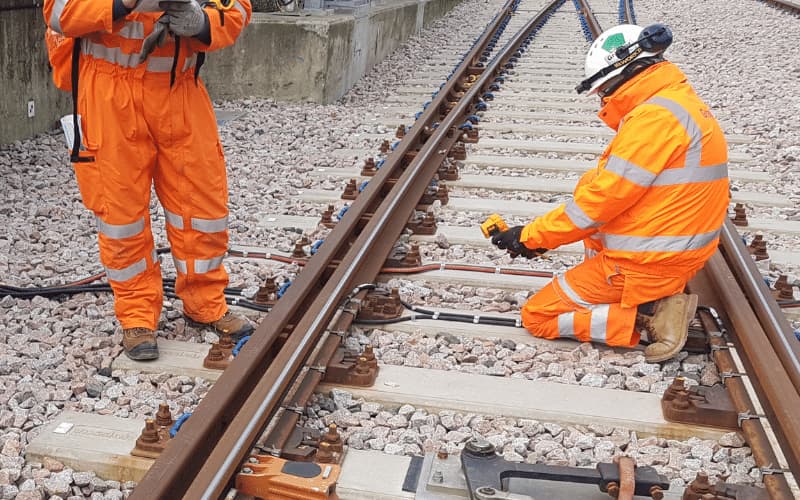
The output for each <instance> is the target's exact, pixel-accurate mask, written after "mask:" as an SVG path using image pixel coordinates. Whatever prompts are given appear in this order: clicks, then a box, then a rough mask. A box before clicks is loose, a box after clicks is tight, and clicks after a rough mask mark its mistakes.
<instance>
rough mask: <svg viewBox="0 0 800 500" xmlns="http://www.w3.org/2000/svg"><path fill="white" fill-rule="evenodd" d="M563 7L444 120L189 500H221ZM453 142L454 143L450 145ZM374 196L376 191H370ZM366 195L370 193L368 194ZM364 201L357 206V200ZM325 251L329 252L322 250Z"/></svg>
mask: <svg viewBox="0 0 800 500" xmlns="http://www.w3.org/2000/svg"><path fill="white" fill-rule="evenodd" d="M563 2H564V0H554V1H553V2H552V3H551V4H550V6H549V7H547V8H545V9H543V10H542V11H541V12H540V13H539V14H537V15H536V16H535V17H534V18H533V19H532V20H531V21H529V22H528V23H527V24H526V25H525V27H524V28H523V29H521V30H520V31H519V32H518V33H517V34H516V35H515V37H514V38H513V39H512V40H511V41H510V42H509V43H508V44H507V45H506V47H505V48H504V49H503V51H502V53H501V54H500V55H498V56H497V57H495V58H494V59H493V60H492V62H491V63H490V64H489V65H488V66H487V67H486V69H485V71H484V72H483V73H482V76H481V77H480V78H479V79H478V81H477V82H476V83H475V84H474V85H472V86H471V87H470V88H469V90H467V92H465V95H464V96H463V98H462V100H461V101H460V102H459V103H458V104H457V105H456V106H455V107H454V108H453V109H452V110H451V111H450V112H449V113H448V114H447V115H446V116H445V117H444V118H443V119H442V121H441V123H440V125H439V127H438V128H437V129H436V130H435V131H434V133H433V134H432V135H431V137H430V138H429V139H428V141H427V142H426V143H425V145H424V146H423V147H422V148H421V149H420V150H419V152H418V153H417V154H416V155H415V157H414V159H413V161H412V162H411V163H410V164H409V166H408V167H407V168H406V170H405V171H404V172H403V174H402V175H401V176H400V178H399V179H398V180H397V182H396V183H395V184H394V187H393V188H392V190H391V191H390V192H389V193H388V194H387V195H386V197H385V198H384V201H383V203H382V204H381V205H380V207H379V209H378V210H377V211H376V212H375V213H374V215H373V216H372V218H371V219H370V221H369V222H368V223H367V225H366V226H365V227H364V229H363V231H362V232H361V234H360V235H359V236H358V238H357V239H356V241H355V243H354V244H353V246H352V248H351V249H350V250H349V251H348V252H347V254H346V255H345V257H344V258H343V260H342V264H341V265H340V266H339V267H337V269H336V270H335V271H334V272H333V274H332V276H331V279H330V280H329V281H328V282H327V283H326V285H325V286H324V287H323V289H322V292H321V294H320V295H319V296H318V298H317V299H316V300H315V301H314V303H313V304H312V305H311V308H310V311H318V312H312V313H310V314H306V315H305V316H303V318H302V319H301V320H300V323H299V324H298V325H297V327H296V329H295V330H296V331H299V332H303V336H302V337H299V336H295V335H293V336H291V337H290V338H289V339H287V342H286V345H285V347H284V349H282V350H281V352H280V353H279V354H278V356H277V358H276V359H275V362H274V363H273V364H272V365H270V367H269V368H268V369H267V371H266V373H265V375H264V377H263V378H262V379H261V380H260V381H259V383H258V385H257V386H256V387H255V388H254V389H253V392H252V393H251V394H250V395H249V397H248V400H247V402H246V404H245V405H244V406H243V408H242V410H241V411H240V412H239V413H238V414H237V415H236V416H235V417H234V420H233V422H231V425H230V427H229V429H228V430H227V431H226V432H225V433H224V434H223V436H222V437H221V439H220V441H219V443H218V445H217V446H216V447H215V448H214V449H213V450H212V452H211V453H210V454H209V456H208V457H207V459H206V462H205V464H204V465H203V467H202V468H201V469H200V470H199V471H198V473H197V477H196V479H195V481H193V482H192V484H191V485H190V486H189V488H188V489H187V490H186V492H185V497H186V498H191V499H195V498H203V499H212V498H217V497H219V496H220V495H221V494H222V493H223V492H224V488H225V486H226V485H227V483H228V481H229V480H230V478H231V477H233V476H234V475H235V473H236V472H237V470H238V467H239V464H240V463H241V462H242V460H243V459H244V456H245V455H246V454H247V452H248V451H249V446H252V443H254V442H255V441H256V440H257V439H258V437H259V435H260V433H261V432H262V431H263V429H264V427H265V426H266V425H267V423H268V421H269V419H270V418H271V417H272V415H273V414H274V412H275V411H276V409H277V406H278V404H279V403H280V401H281V398H282V396H283V395H284V394H285V390H286V385H287V384H288V383H289V382H290V379H291V378H292V377H290V374H292V373H297V371H299V369H300V368H301V367H302V366H301V363H302V362H303V361H304V360H305V358H306V357H307V356H308V354H309V353H310V351H311V350H312V348H313V346H314V342H315V341H316V340H318V337H319V335H320V334H321V333H322V331H323V329H324V328H325V326H326V325H327V324H328V323H329V322H330V320H331V319H332V315H333V313H334V311H335V306H336V305H337V304H338V302H339V301H340V300H341V298H343V296H344V294H346V293H347V291H348V290H349V289H350V288H351V287H352V286H353V285H354V284H355V283H358V282H363V281H365V280H373V279H374V278H375V276H377V274H378V272H379V271H380V268H381V266H382V265H383V259H376V258H372V259H370V258H368V257H369V254H370V252H376V253H377V254H378V255H383V256H387V255H388V254H389V252H390V251H391V249H392V248H393V246H394V242H395V241H396V239H397V238H398V237H399V236H400V234H401V232H402V230H403V228H404V226H405V222H406V221H407V220H408V217H409V216H410V215H411V214H412V213H413V210H414V206H415V205H416V200H419V199H420V198H421V197H422V195H423V194H424V192H425V189H426V188H427V186H428V185H429V184H430V181H431V179H433V176H434V175H435V174H436V172H437V170H438V168H439V165H440V164H441V162H442V161H443V160H444V159H445V155H446V153H447V151H448V150H449V148H450V147H451V146H452V144H454V143H455V142H456V140H457V139H458V134H459V132H458V130H457V127H458V125H460V124H461V123H463V121H462V120H465V119H466V116H468V114H469V113H470V112H471V110H472V107H473V106H474V105H475V104H477V102H478V101H479V98H480V96H481V95H482V93H483V92H485V90H486V88H488V86H489V85H490V84H491V83H492V81H493V78H494V76H496V75H497V74H499V73H500V71H501V69H502V67H503V66H501V65H505V63H506V62H507V61H508V59H509V58H510V57H512V55H513V54H514V52H515V51H516V50H517V49H518V48H519V47H520V46H521V45H522V42H523V41H524V39H525V38H526V37H527V35H528V33H529V32H530V31H532V30H533V29H534V28H535V27H537V26H538V25H539V23H540V22H542V20H543V19H545V17H546V16H547V15H548V14H549V13H550V11H551V10H554V9H555V8H556V6H557V5H558V6H560V5H561V4H563ZM448 143H449V144H448ZM367 188H368V189H369V185H368V186H367ZM362 194H363V193H362ZM357 201H358V200H357ZM323 247H324V245H323Z"/></svg>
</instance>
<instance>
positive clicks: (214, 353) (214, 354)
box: [206, 342, 225, 361]
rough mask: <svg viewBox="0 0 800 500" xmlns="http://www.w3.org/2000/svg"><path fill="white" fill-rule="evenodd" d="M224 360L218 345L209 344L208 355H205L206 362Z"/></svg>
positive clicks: (215, 343) (214, 343) (223, 354)
mask: <svg viewBox="0 0 800 500" xmlns="http://www.w3.org/2000/svg"><path fill="white" fill-rule="evenodd" d="M224 358H225V353H223V352H222V349H220V348H219V344H218V343H217V342H212V343H211V348H210V349H209V350H208V354H207V355H206V359H207V360H208V361H222V360H223V359H224Z"/></svg>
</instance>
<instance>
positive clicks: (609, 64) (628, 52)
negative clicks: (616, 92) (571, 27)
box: [576, 24, 672, 94]
mask: <svg viewBox="0 0 800 500" xmlns="http://www.w3.org/2000/svg"><path fill="white" fill-rule="evenodd" d="M671 43H672V32H671V31H670V29H669V28H668V27H667V26H665V25H663V24H654V25H651V26H648V27H647V28H642V27H641V26H636V25H634V24H620V25H618V26H614V27H613V28H611V29H608V30H606V31H604V32H603V33H602V34H600V36H599V37H597V39H596V40H595V41H594V42H593V43H592V46H591V47H589V52H588V53H587V54H586V66H585V75H586V79H585V80H583V81H582V82H581V83H580V84H579V85H578V87H577V88H576V90H577V91H578V93H581V92H585V91H587V90H588V91H589V93H590V94H594V93H596V92H597V89H598V88H599V87H600V86H601V85H602V84H604V83H605V82H607V81H608V80H610V79H612V78H614V77H615V76H617V75H619V74H621V73H622V71H623V70H624V69H625V68H626V67H627V66H628V65H629V64H631V63H632V62H633V61H636V60H639V59H644V58H645V57H652V56H657V55H659V54H661V53H662V52H664V50H666V49H667V47H669V45H670V44H671Z"/></svg>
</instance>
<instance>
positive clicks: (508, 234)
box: [492, 226, 547, 259]
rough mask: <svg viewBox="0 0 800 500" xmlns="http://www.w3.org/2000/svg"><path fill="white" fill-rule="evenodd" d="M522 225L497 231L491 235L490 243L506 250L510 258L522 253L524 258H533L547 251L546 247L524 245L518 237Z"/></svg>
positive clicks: (520, 233)
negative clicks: (533, 247) (532, 247)
mask: <svg viewBox="0 0 800 500" xmlns="http://www.w3.org/2000/svg"><path fill="white" fill-rule="evenodd" d="M523 227H524V226H514V227H512V228H509V229H508V231H503V232H502V233H497V234H495V235H494V236H492V244H493V245H495V246H497V248H499V249H500V250H506V251H508V253H509V255H511V258H512V259H513V258H515V257H517V256H518V255H522V256H523V257H525V258H526V259H533V258H534V257H538V256H540V255H542V254H543V253H545V252H546V251H547V249H546V248H536V249H530V248H528V247H526V246H525V245H524V244H523V243H522V242H521V241H520V240H519V239H520V236H521V235H522V228H523Z"/></svg>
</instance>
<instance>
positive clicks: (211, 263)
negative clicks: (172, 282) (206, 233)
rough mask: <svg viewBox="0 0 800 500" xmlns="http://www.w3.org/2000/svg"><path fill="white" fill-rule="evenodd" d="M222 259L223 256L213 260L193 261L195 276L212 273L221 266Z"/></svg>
mask: <svg viewBox="0 0 800 500" xmlns="http://www.w3.org/2000/svg"><path fill="white" fill-rule="evenodd" d="M223 258H225V255H220V256H219V257H214V258H213V259H195V261H194V272H195V273H196V274H203V273H207V272H209V271H213V270H214V269H216V268H218V267H219V266H220V265H221V264H222V259H223Z"/></svg>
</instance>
